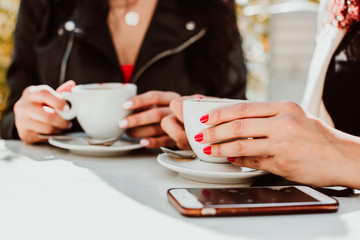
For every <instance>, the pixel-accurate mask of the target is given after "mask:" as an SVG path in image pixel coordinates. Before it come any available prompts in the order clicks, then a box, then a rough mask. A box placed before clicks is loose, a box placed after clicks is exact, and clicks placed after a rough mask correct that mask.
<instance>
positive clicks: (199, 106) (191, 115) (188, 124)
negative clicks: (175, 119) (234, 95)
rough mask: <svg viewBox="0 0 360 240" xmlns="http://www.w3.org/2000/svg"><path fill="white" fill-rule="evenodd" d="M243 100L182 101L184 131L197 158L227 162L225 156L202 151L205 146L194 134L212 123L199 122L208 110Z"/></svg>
mask: <svg viewBox="0 0 360 240" xmlns="http://www.w3.org/2000/svg"><path fill="white" fill-rule="evenodd" d="M241 102H244V100H235V99H187V100H184V103H183V118H184V125H185V132H186V136H187V139H188V140H189V143H190V146H191V148H192V150H193V151H194V153H196V155H197V156H198V158H199V159H200V160H202V161H204V162H210V163H228V160H227V158H226V157H222V158H220V157H211V156H209V155H207V154H205V153H204V152H203V149H204V148H205V147H206V146H207V145H206V144H202V143H199V142H196V141H195V135H197V134H198V133H200V132H201V131H202V130H204V129H206V128H209V127H211V126H212V125H205V124H203V123H201V122H200V118H201V117H202V116H204V115H205V114H207V113H208V112H210V111H212V110H215V109H218V108H221V107H226V106H230V105H234V104H237V103H241Z"/></svg>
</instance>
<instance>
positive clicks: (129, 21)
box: [124, 11, 140, 27]
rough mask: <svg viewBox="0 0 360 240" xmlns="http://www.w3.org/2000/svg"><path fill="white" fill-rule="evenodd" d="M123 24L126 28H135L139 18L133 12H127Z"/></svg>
mask: <svg viewBox="0 0 360 240" xmlns="http://www.w3.org/2000/svg"><path fill="white" fill-rule="evenodd" d="M124 19H125V23H126V25H128V26H133V27H134V26H137V25H138V24H139V22H140V16H139V14H138V13H137V12H135V11H128V12H127V13H126V14H125V16H124Z"/></svg>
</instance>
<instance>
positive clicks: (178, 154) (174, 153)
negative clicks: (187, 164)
mask: <svg viewBox="0 0 360 240" xmlns="http://www.w3.org/2000/svg"><path fill="white" fill-rule="evenodd" d="M160 149H161V150H162V151H163V152H164V153H167V154H169V155H170V156H171V157H173V158H178V159H192V160H193V159H195V158H196V154H195V153H190V152H186V151H181V150H180V151H175V150H171V149H169V148H166V147H160Z"/></svg>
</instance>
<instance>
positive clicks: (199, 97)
mask: <svg viewBox="0 0 360 240" xmlns="http://www.w3.org/2000/svg"><path fill="white" fill-rule="evenodd" d="M196 98H197V99H204V97H203V96H196Z"/></svg>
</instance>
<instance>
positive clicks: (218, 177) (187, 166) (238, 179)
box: [157, 153, 266, 184]
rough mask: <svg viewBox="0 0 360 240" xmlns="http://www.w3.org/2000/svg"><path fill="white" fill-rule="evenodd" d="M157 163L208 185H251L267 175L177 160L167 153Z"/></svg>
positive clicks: (257, 171)
mask: <svg viewBox="0 0 360 240" xmlns="http://www.w3.org/2000/svg"><path fill="white" fill-rule="evenodd" d="M157 161H158V162H159V163H160V164H161V165H162V166H164V167H166V168H168V169H170V170H172V171H175V172H177V173H179V175H180V176H182V177H184V178H186V179H190V180H194V181H199V182H206V183H225V184H236V183H249V182H252V181H253V180H254V178H255V177H258V176H261V175H264V174H266V172H264V171H260V170H255V169H250V168H240V167H236V166H234V165H232V164H230V163H229V164H227V163H225V164H219V163H207V162H204V161H201V160H199V159H195V160H191V161H182V160H176V159H174V158H172V157H171V156H169V155H168V154H166V153H163V154H160V155H159V156H158V157H157Z"/></svg>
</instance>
